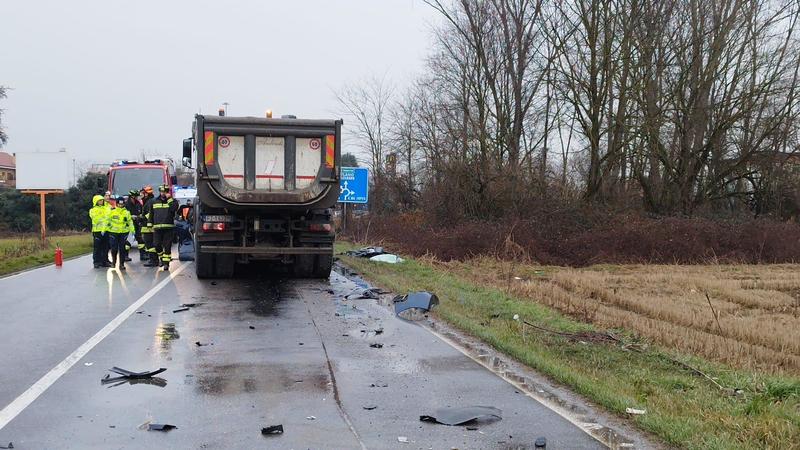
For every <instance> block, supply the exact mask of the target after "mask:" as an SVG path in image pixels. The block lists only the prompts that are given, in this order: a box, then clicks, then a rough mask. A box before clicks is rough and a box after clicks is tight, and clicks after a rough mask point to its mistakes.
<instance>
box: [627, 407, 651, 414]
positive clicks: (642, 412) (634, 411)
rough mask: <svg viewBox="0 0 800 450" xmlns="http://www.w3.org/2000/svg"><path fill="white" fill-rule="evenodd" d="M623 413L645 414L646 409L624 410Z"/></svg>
mask: <svg viewBox="0 0 800 450" xmlns="http://www.w3.org/2000/svg"><path fill="white" fill-rule="evenodd" d="M625 412H626V413H628V414H634V415H642V414H647V410H646V409H636V408H625Z"/></svg>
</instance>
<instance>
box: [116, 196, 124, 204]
mask: <svg viewBox="0 0 800 450" xmlns="http://www.w3.org/2000/svg"><path fill="white" fill-rule="evenodd" d="M120 203H125V197H123V196H121V195H120V196H119V197H117V204H118V205H119V204H120Z"/></svg>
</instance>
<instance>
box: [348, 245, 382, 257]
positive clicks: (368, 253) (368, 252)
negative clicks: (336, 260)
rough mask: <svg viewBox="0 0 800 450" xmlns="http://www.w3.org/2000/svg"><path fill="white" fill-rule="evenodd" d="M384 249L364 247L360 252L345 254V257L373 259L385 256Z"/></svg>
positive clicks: (354, 251)
mask: <svg viewBox="0 0 800 450" xmlns="http://www.w3.org/2000/svg"><path fill="white" fill-rule="evenodd" d="M384 253H386V252H385V251H383V247H364V248H361V249H359V250H350V251H348V252H344V254H345V255H348V256H355V257H356V258H372V257H373V256H378V255H383V254H384Z"/></svg>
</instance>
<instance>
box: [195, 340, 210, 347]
mask: <svg viewBox="0 0 800 450" xmlns="http://www.w3.org/2000/svg"><path fill="white" fill-rule="evenodd" d="M194 345H196V346H198V347H205V346H206V345H209V344H203V343H201V342H200V341H197V342H195V343H194Z"/></svg>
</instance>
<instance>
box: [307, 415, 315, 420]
mask: <svg viewBox="0 0 800 450" xmlns="http://www.w3.org/2000/svg"><path fill="white" fill-rule="evenodd" d="M306 420H317V418H316V417H315V416H308V417H306Z"/></svg>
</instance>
